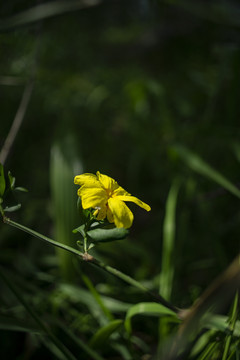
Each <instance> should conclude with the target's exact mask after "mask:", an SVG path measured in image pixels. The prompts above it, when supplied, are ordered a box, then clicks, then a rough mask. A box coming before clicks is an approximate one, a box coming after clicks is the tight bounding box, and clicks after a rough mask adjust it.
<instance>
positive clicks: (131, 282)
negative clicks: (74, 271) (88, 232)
mask: <svg viewBox="0 0 240 360" xmlns="http://www.w3.org/2000/svg"><path fill="white" fill-rule="evenodd" d="M3 221H4V222H5V223H6V224H8V225H10V226H13V227H15V228H17V229H19V230H22V231H24V232H26V233H28V234H30V235H32V236H34V237H36V238H38V239H40V240H43V241H45V242H47V243H49V244H51V245H54V246H57V247H59V248H61V249H64V250H66V251H69V252H71V253H72V254H74V255H78V257H79V258H80V259H81V260H83V261H86V262H88V263H90V264H92V265H94V266H96V267H98V268H101V269H102V270H105V271H106V272H107V273H109V274H112V275H114V276H116V277H117V278H119V279H121V280H122V281H124V282H125V283H127V284H129V285H131V286H134V287H135V288H137V289H139V290H141V291H142V292H144V293H146V294H148V295H149V296H150V297H151V298H152V299H154V301H156V302H158V303H160V304H162V305H164V306H165V307H167V308H168V309H171V310H173V311H174V312H176V313H178V311H179V309H177V308H176V307H175V306H174V305H172V304H171V303H170V302H168V301H167V300H165V299H164V298H163V297H162V296H161V295H158V294H154V293H152V292H151V291H150V290H148V289H147V288H146V287H145V286H143V285H142V284H141V283H140V282H138V281H137V280H135V279H133V278H132V277H130V276H129V275H126V274H124V273H123V272H121V271H119V270H117V269H115V268H113V267H112V266H109V265H106V264H104V263H103V262H101V261H99V260H97V259H95V258H94V257H93V256H91V255H89V254H88V253H87V252H86V253H82V252H81V251H79V250H77V249H74V248H72V247H71V246H68V245H65V244H62V243H59V242H58V241H55V240H52V239H50V238H48V237H47V236H44V235H42V234H40V233H38V232H36V231H34V230H32V229H29V228H27V227H26V226H23V225H21V224H19V223H16V222H15V221H12V220H11V219H9V218H7V217H5V216H4V217H3Z"/></svg>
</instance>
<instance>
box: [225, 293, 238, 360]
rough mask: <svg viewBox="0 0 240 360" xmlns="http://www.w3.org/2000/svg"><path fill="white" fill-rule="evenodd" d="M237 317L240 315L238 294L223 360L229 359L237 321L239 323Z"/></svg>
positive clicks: (235, 299)
mask: <svg viewBox="0 0 240 360" xmlns="http://www.w3.org/2000/svg"><path fill="white" fill-rule="evenodd" d="M237 315H238V292H237V293H236V295H235V298H234V302H233V307H232V311H231V315H230V317H229V330H230V331H231V333H230V334H229V335H227V336H226V341H225V345H224V350H223V356H222V360H226V359H227V356H228V353H229V349H230V344H231V341H232V337H233V332H234V329H235V325H236V321H237Z"/></svg>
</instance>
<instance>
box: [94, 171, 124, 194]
mask: <svg viewBox="0 0 240 360" xmlns="http://www.w3.org/2000/svg"><path fill="white" fill-rule="evenodd" d="M97 179H98V180H99V182H100V183H101V185H102V186H103V187H104V189H107V190H110V191H114V190H116V189H117V188H118V187H119V185H118V183H117V182H116V181H115V180H114V179H112V178H111V177H109V176H107V175H104V174H101V173H100V172H99V171H97Z"/></svg>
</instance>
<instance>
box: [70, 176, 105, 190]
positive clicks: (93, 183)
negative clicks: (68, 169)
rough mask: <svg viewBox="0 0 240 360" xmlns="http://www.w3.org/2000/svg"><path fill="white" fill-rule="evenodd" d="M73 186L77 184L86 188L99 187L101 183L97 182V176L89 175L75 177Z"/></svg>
mask: <svg viewBox="0 0 240 360" xmlns="http://www.w3.org/2000/svg"><path fill="white" fill-rule="evenodd" d="M74 184H78V185H80V186H83V185H84V186H87V187H101V183H100V182H99V180H98V178H97V176H96V175H94V174H90V173H85V174H81V175H77V176H75V178H74Z"/></svg>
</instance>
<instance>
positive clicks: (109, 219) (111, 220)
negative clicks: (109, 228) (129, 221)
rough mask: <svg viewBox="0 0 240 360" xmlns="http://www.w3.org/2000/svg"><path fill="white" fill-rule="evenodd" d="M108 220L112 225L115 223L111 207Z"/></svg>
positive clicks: (108, 210)
mask: <svg viewBox="0 0 240 360" xmlns="http://www.w3.org/2000/svg"><path fill="white" fill-rule="evenodd" d="M107 219H108V221H109V222H110V223H113V222H114V219H113V213H112V211H111V210H110V208H109V206H108V207H107Z"/></svg>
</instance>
